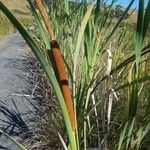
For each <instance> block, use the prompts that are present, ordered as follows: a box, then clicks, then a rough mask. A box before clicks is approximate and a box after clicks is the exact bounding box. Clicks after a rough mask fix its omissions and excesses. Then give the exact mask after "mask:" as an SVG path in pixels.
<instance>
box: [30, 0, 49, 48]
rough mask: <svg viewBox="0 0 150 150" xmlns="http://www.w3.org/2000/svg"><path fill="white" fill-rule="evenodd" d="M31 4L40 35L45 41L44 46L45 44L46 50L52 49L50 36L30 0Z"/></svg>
mask: <svg viewBox="0 0 150 150" xmlns="http://www.w3.org/2000/svg"><path fill="white" fill-rule="evenodd" d="M28 2H29V5H30V7H31V9H32V13H33V15H34V18H35V20H36V23H37V25H38V29H39V31H40V35H41V37H42V40H43V41H44V44H45V47H46V49H50V42H49V37H48V34H47V33H46V30H45V29H44V27H43V25H42V22H41V19H40V16H39V14H38V12H37V10H36V8H35V6H34V4H33V2H32V1H31V0H28Z"/></svg>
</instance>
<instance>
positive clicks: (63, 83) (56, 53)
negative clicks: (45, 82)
mask: <svg viewBox="0 0 150 150" xmlns="http://www.w3.org/2000/svg"><path fill="white" fill-rule="evenodd" d="M51 49H52V57H53V62H54V64H53V65H54V68H55V74H56V77H57V79H58V81H59V85H60V88H61V91H62V94H63V96H64V100H65V103H66V106H67V110H68V113H69V117H70V121H71V125H72V129H73V130H75V114H74V108H73V100H72V94H71V90H70V88H69V85H68V79H67V74H66V72H65V67H64V60H63V58H62V55H61V52H60V49H59V45H58V43H57V41H55V40H52V42H51Z"/></svg>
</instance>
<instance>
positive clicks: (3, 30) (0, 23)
mask: <svg viewBox="0 0 150 150" xmlns="http://www.w3.org/2000/svg"><path fill="white" fill-rule="evenodd" d="M12 12H13V13H14V14H15V16H17V18H18V20H19V21H20V22H21V23H22V24H23V25H24V26H27V25H29V20H31V15H30V13H27V12H24V11H20V10H16V9H14V10H12ZM16 31H17V30H16V28H15V27H14V26H13V25H12V24H11V22H10V21H9V20H8V19H7V18H6V17H5V16H4V15H3V14H2V13H1V12H0V39H1V38H3V37H5V36H7V35H9V34H11V33H14V32H16Z"/></svg>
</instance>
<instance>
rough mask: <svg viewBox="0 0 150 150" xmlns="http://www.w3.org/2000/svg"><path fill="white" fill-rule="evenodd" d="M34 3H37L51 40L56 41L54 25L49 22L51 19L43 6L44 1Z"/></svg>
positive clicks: (38, 0) (36, 0)
mask: <svg viewBox="0 0 150 150" xmlns="http://www.w3.org/2000/svg"><path fill="white" fill-rule="evenodd" d="M34 3H35V5H36V7H37V8H38V10H39V12H40V14H41V16H42V18H43V21H44V24H45V26H46V29H47V31H48V34H49V36H50V38H51V39H52V40H54V39H55V35H54V32H53V28H52V23H51V21H50V20H49V17H48V15H47V13H46V11H45V8H44V6H43V3H42V1H41V0H34Z"/></svg>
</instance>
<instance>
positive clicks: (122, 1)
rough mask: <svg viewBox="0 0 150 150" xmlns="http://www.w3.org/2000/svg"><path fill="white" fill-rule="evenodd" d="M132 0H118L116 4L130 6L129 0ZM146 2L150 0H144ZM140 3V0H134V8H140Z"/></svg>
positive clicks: (109, 1)
mask: <svg viewBox="0 0 150 150" xmlns="http://www.w3.org/2000/svg"><path fill="white" fill-rule="evenodd" d="M111 1H112V0H108V3H111ZM130 1H131V0H118V1H117V2H116V4H117V5H118V4H120V5H121V6H124V7H126V6H128V4H129V2H130ZM144 1H145V2H146V3H147V2H148V0H144ZM138 3H139V0H135V2H134V4H133V6H132V8H135V7H136V8H138Z"/></svg>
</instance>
